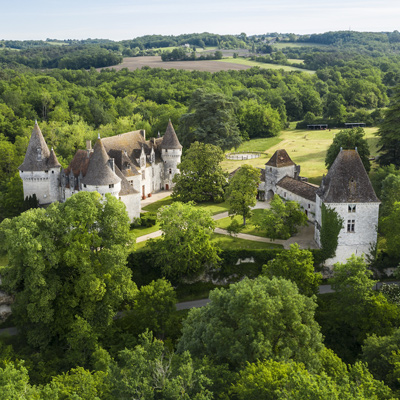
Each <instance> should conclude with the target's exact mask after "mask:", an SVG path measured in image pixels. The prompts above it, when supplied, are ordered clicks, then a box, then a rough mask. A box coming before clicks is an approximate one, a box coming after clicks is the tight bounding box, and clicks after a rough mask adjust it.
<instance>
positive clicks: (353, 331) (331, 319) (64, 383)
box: [0, 31, 400, 400]
mask: <svg viewBox="0 0 400 400" xmlns="http://www.w3.org/2000/svg"><path fill="white" fill-rule="evenodd" d="M399 43H400V34H399V33H398V32H393V33H360V32H350V31H349V32H347V31H346V32H328V33H325V34H321V35H308V36H299V35H294V34H285V35H281V34H269V35H256V36H247V35H245V34H241V35H215V34H209V33H202V34H191V35H180V36H159V35H151V36H143V37H139V38H136V39H133V40H125V41H121V42H113V41H110V40H102V39H88V40H83V41H78V40H65V41H60V40H56V39H48V40H46V41H24V42H21V41H0V221H3V222H2V224H1V227H0V250H1V253H2V254H6V253H7V254H8V260H9V264H8V266H7V267H4V268H2V271H1V274H2V275H3V277H4V280H3V286H2V290H3V289H4V290H7V291H8V292H10V293H12V294H17V293H18V295H16V303H15V309H14V316H13V317H12V318H13V320H12V321H13V322H12V323H13V324H15V325H16V326H18V328H19V329H20V332H21V335H19V336H16V337H11V338H6V339H1V340H0V387H1V388H2V390H1V391H0V399H3V398H4V399H13V398H15V399H20V398H26V399H72V398H73V399H76V400H79V399H113V398H120V399H125V398H126V399H128V398H140V399H188V400H189V399H197V400H208V399H246V400H250V399H264V398H265V399H288V398H290V399H304V398H312V399H321V400H322V399H339V398H345V399H364V398H365V399H377V400H378V399H392V398H398V397H399V393H400V386H399V381H400V374H399V368H398V366H399V354H400V339H399V338H400V333H399V329H400V308H399V307H400V303H399V296H400V295H399V291H398V289H396V287H392V286H385V287H384V288H383V289H382V290H381V291H376V290H373V287H374V283H375V281H374V280H372V278H371V276H372V273H371V271H370V269H369V268H368V267H370V266H372V267H373V268H374V271H375V272H376V271H378V272H381V273H382V272H383V270H384V269H385V268H386V267H388V266H391V267H396V266H397V265H398V263H399V259H400V254H399V248H400V246H399V239H398V238H399V237H400V221H399V215H400V172H399V161H398V160H399V157H400V139H399V133H398V129H399V128H397V125H398V124H397V122H396V121H398V116H399V115H400V111H399V110H400V95H399V91H398V89H397V88H398V87H399V86H398V85H399V84H400V67H399V65H400V63H399V61H400V54H399V49H400V46H399ZM185 44H189V45H190V49H191V50H190V51H193V47H208V46H211V47H215V49H213V50H212V51H213V52H214V53H213V54H214V56H213V57H215V52H216V51H217V56H218V57H219V56H220V52H219V50H223V49H239V48H241V49H243V48H246V49H248V50H249V52H250V54H251V57H258V59H259V60H260V61H262V60H264V61H263V62H271V61H273V62H275V63H278V64H282V65H284V64H286V63H288V62H289V61H288V60H289V59H295V60H296V59H297V60H304V63H303V64H302V66H303V67H304V68H306V69H311V70H314V71H315V73H314V74H310V73H306V72H301V71H296V72H290V71H284V70H277V69H260V68H258V67H255V68H251V69H248V70H243V71H221V72H216V73H209V72H200V71H184V70H175V69H171V70H163V69H151V68H148V67H144V68H142V69H140V70H135V71H129V70H127V69H122V70H120V71H115V70H111V69H103V70H101V71H100V72H99V71H97V70H96V69H95V68H102V67H107V66H110V65H115V64H117V63H119V62H121V60H122V58H123V57H126V56H141V55H154V54H160V55H161V54H162V52H163V51H164V50H165V49H167V48H168V47H178V46H182V45H185ZM290 44H295V45H296V46H290ZM173 51H174V50H172V51H171V53H172V52H173ZM175 53H176V54H178V53H179V54H180V56H182V57H186V56H185V55H183V53H182V51H175ZM163 54H164V58H166V59H167V58H168V55H167V56H165V54H168V53H163ZM260 57H261V58H260ZM166 62H167V61H166ZM169 119H171V121H172V123H173V125H174V127H175V129H176V132H177V134H178V136H179V140H180V141H181V143H182V144H183V145H184V148H185V151H187V149H188V148H189V147H190V146H191V145H192V144H193V142H195V141H200V142H203V144H204V143H207V145H208V144H212V145H217V146H219V147H220V148H221V149H222V150H231V149H232V148H235V147H237V146H239V145H240V144H241V143H242V142H244V141H246V140H249V139H254V138H262V137H273V136H278V135H279V133H280V131H281V130H282V129H284V128H287V127H288V126H289V124H291V126H292V127H293V126H296V125H297V127H298V128H304V127H306V125H307V124H310V123H319V122H325V123H329V124H330V126H337V127H343V125H344V123H345V122H364V123H366V124H367V125H368V126H380V131H379V137H380V142H379V146H380V149H381V157H380V159H379V160H378V162H379V163H380V166H379V168H373V169H371V172H370V176H371V180H372V183H373V185H374V188H375V190H376V192H377V195H378V197H379V198H381V200H382V207H381V220H380V221H381V225H380V232H379V233H380V238H381V239H380V243H379V245H380V246H381V248H382V249H384V251H381V252H380V253H379V254H380V255H379V257H378V258H376V259H375V260H367V261H368V263H369V264H368V265H367V264H366V263H365V262H364V261H363V260H362V259H360V258H356V257H354V258H352V259H350V260H349V261H348V262H347V263H346V264H340V265H338V266H336V267H335V268H336V269H335V273H336V274H335V276H334V277H333V278H332V280H331V281H330V283H331V284H332V285H333V287H334V288H335V291H336V292H335V293H331V294H325V295H319V296H316V295H315V294H316V293H317V288H318V284H319V282H320V278H319V274H317V275H315V274H314V262H315V260H314V258H313V257H316V255H317V252H315V253H311V252H310V251H308V250H299V249H298V248H296V247H294V248H291V249H290V250H288V251H282V252H280V251H275V250H269V251H265V252H262V253H261V252H260V253H257V252H255V253H254V254H255V258H256V259H257V260H258V261H257V262H258V263H259V266H258V269H257V271H254V270H253V271H252V273H251V274H250V273H249V275H251V276H250V277H251V278H253V279H247V278H246V279H244V280H242V281H240V282H237V283H235V284H233V285H231V286H230V287H226V288H221V289H216V290H215V291H213V292H211V294H210V299H211V302H210V305H209V306H207V307H205V308H202V309H194V310H191V311H190V312H189V313H188V312H187V311H180V312H177V311H176V303H177V292H176V290H175V288H176V287H178V288H181V287H182V285H185V279H184V277H182V276H180V277H176V276H172V277H171V276H168V274H165V273H163V265H164V264H165V260H166V259H167V258H168V257H167V256H166V255H165V254H166V253H164V258H163V259H161V261H160V260H158V261H157V262H156V261H155V260H154V259H153V258H152V257H153V255H154V254H155V251H153V250H154V249H156V248H157V246H156V245H153V248H151V245H150V249H148V250H147V251H142V252H140V253H138V252H134V251H133V252H132V246H133V240H132V235H131V233H130V224H129V221H128V219H127V217H126V214H125V213H124V210H123V208H122V207H121V205H120V203H119V202H118V201H117V200H116V199H114V198H111V197H107V199H105V200H100V199H99V197H98V196H97V197H96V195H95V194H93V193H92V194H89V193H84V192H82V193H79V194H78V195H77V196H79V198H78V197H75V196H74V197H72V198H71V199H69V200H68V201H67V202H65V203H63V204H54V205H52V206H50V207H49V208H48V209H46V210H45V209H41V208H35V205H36V204H35V202H34V200H33V199H25V200H24V198H23V191H22V182H21V179H20V178H19V174H18V172H17V167H18V166H19V165H20V164H21V163H22V160H23V158H24V155H25V151H26V148H27V144H28V140H29V137H30V133H31V131H32V126H33V124H34V121H35V120H38V121H39V124H40V127H41V130H42V132H43V134H44V137H45V139H46V141H47V143H48V145H49V147H53V148H54V150H55V152H56V154H57V157H58V159H59V161H60V162H61V164H62V165H63V166H64V167H65V166H67V164H68V163H69V162H70V161H71V159H72V157H73V155H74V154H75V152H76V150H77V149H80V148H84V147H85V140H86V139H92V140H94V139H95V138H96V137H97V136H98V134H99V133H100V135H101V137H107V136H111V135H115V134H118V133H123V132H127V131H130V130H136V129H145V130H146V135H147V137H156V136H157V134H158V132H164V131H165V128H166V126H167V123H168V120H169ZM204 121H206V123H204ZM216 126H218V130H216V129H214V127H216ZM342 136H343V137H344V136H346V134H343V135H342ZM348 136H349V135H348ZM354 137H355V139H354V140H356V143H357V145H358V146H359V148H360V153H361V150H362V145H363V142H362V140H363V139H362V134H361V133H360V132H359V131H355V134H354ZM340 138H341V136H340V135H338V143H335V145H336V147H338V146H339V147H338V148H340V146H341V143H339V139H340ZM350 139H352V138H350ZM350 141H351V140H350ZM357 141H359V142H357ZM351 143H352V144H353V142H351ZM196 146H199V144H198V143H197V144H196ZM219 151H220V152H221V157H222V151H221V150H219ZM365 154H366V156H365V157H366V162H367V163H368V166H370V164H369V160H368V155H369V152H368V149H367V150H366V151H365ZM184 156H185V154H184ZM183 159H184V157H183ZM222 180H224V179H222ZM221 197H223V191H222V195H221ZM31 208H32V209H31ZM28 209H30V210H29V211H28V212H24V213H22V211H25V210H28ZM205 217H206V216H205V215H204V214H202V215H197V216H195V217H194V218H195V219H196V220H200V219H202V218H205ZM210 226H212V223H210ZM188 236H189V235H188ZM204 237H205V236H204ZM201 242H202V243H203V242H205V240H203V239H202V241H201ZM127 244H129V246H127ZM131 245H132V246H131ZM167 245H168V246H169V247H172V246H171V245H169V244H168V243H167ZM209 249H210V248H208V250H207V251H209ZM166 251H167V250H166ZM213 251H214V252H215V253H213V255H214V257H213V260H212V262H213V263H216V264H218V267H219V268H217V272H216V274H219V275H218V276H219V278H220V279H221V280H223V279H225V278H227V277H228V276H231V275H232V274H234V273H237V272H238V268H239V267H238V268H237V269H235V268H236V267H233V265H232V263H233V261H236V260H237V258H238V256H239V255H240V253H238V252H236V253H235V252H233V253H234V254H230V255H229V254H223V253H221V252H220V251H219V250H218V249H215V248H213ZM170 253H171V254H172V252H170ZM178 253H179V252H178ZM178 253H173V259H174V260H175V259H176V258H178V257H179V256H181V255H180V254H178ZM246 254H247V253H246ZM257 254H258V255H257ZM257 257H258V258H257ZM169 258H171V257H169ZM239 258H240V257H239ZM243 258H244V257H243ZM174 260H173V261H174ZM183 264H184V262H183V261H182V265H183ZM202 264H204V263H202ZM157 265H158V267H157ZM263 265H264V267H263ZM27 266H29V268H32V269H29V268H28V267H27ZM164 266H165V265H164ZM188 268H190V266H189V267H188ZM16 271H17V272H16ZM271 271H273V275H274V277H273V278H271V276H270V274H271ZM284 271H289V273H285V272H284ZM293 271H295V272H296V273H293ZM242 272H243V271H242ZM316 276H318V279H316V278H315V277H316ZM132 277H133V278H132ZM166 278H169V279H171V281H172V284H173V285H172V284H171V283H170V282H169V281H167V280H166ZM121 310H123V311H124V314H123V316H122V317H121V318H118V319H113V317H114V316H115V314H116V312H118V311H121ZM260 310H264V311H265V313H260Z"/></svg>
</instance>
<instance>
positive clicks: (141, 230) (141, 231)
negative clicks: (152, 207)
mask: <svg viewBox="0 0 400 400" xmlns="http://www.w3.org/2000/svg"><path fill="white" fill-rule="evenodd" d="M158 230H160V224H159V223H156V224H155V225H153V226H150V227H144V226H139V227H137V228H134V229H132V232H133V233H134V234H135V236H136V237H139V236H144V235H148V234H149V233H152V232H156V231H158Z"/></svg>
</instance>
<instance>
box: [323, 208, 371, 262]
mask: <svg viewBox="0 0 400 400" xmlns="http://www.w3.org/2000/svg"><path fill="white" fill-rule="evenodd" d="M326 205H327V206H328V207H330V208H333V209H334V210H335V211H336V212H337V213H338V214H339V216H340V217H341V218H343V227H342V229H341V230H340V233H339V237H338V247H337V249H336V256H335V257H334V258H331V259H329V260H326V261H325V265H327V266H330V265H333V264H335V263H337V262H342V263H345V262H346V260H347V259H348V258H349V257H350V256H351V255H352V254H355V255H356V256H362V255H363V254H364V255H367V254H369V253H370V251H371V248H372V247H373V246H374V245H375V244H376V241H377V227H378V218H379V203H342V204H334V203H328V204H326ZM349 205H350V206H351V207H354V206H355V211H354V212H349ZM317 243H319V244H320V242H319V241H318V242H317Z"/></svg>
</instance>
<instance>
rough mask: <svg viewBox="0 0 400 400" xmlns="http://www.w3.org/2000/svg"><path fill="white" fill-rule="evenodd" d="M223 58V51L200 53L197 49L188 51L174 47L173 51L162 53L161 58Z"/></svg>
mask: <svg viewBox="0 0 400 400" xmlns="http://www.w3.org/2000/svg"><path fill="white" fill-rule="evenodd" d="M221 58H222V52H221V51H216V52H215V53H206V54H201V53H200V55H198V54H197V53H196V51H195V50H193V51H187V50H186V49H184V48H179V49H174V50H172V51H166V52H164V53H162V54H161V60H163V61H196V60H199V61H201V60H220V59H221Z"/></svg>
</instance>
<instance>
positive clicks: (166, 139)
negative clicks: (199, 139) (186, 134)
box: [161, 120, 182, 150]
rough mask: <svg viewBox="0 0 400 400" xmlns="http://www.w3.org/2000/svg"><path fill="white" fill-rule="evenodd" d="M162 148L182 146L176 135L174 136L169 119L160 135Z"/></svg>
mask: <svg viewBox="0 0 400 400" xmlns="http://www.w3.org/2000/svg"><path fill="white" fill-rule="evenodd" d="M161 148H162V149H179V150H180V149H181V148H182V146H181V144H180V143H179V140H178V136H176V133H175V129H174V127H173V126H172V122H171V120H169V121H168V126H167V130H166V131H165V134H164V136H163V137H162V144H161Z"/></svg>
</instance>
